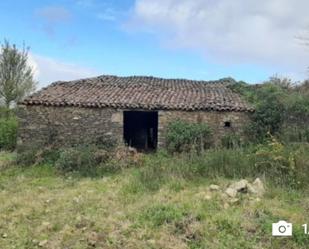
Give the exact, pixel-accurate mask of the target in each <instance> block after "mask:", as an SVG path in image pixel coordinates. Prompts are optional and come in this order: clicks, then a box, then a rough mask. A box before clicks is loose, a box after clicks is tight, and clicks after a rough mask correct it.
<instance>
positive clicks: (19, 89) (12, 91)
mask: <svg viewBox="0 0 309 249" xmlns="http://www.w3.org/2000/svg"><path fill="white" fill-rule="evenodd" d="M28 51H29V48H26V47H25V45H24V46H23V48H22V50H18V49H17V47H16V45H15V44H13V45H11V44H10V43H9V42H8V41H7V40H5V41H4V44H2V45H1V50H0V98H1V100H2V101H3V102H4V104H5V106H6V107H7V108H9V107H10V106H11V104H12V103H17V102H18V101H20V100H21V99H22V98H24V97H25V96H27V95H28V94H30V93H31V92H33V91H34V90H35V86H36V82H35V80H34V79H33V69H32V68H31V67H30V66H29V64H28Z"/></svg>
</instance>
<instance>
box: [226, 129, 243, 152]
mask: <svg viewBox="0 0 309 249" xmlns="http://www.w3.org/2000/svg"><path fill="white" fill-rule="evenodd" d="M242 145H243V142H242V140H241V137H240V136H239V135H237V134H234V133H232V134H227V135H224V136H223V137H222V138H221V146H222V147H223V148H227V149H233V148H239V147H241V146H242Z"/></svg>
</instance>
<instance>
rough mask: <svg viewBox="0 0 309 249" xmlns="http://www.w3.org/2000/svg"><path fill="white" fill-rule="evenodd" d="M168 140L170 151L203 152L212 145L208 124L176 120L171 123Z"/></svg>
mask: <svg viewBox="0 0 309 249" xmlns="http://www.w3.org/2000/svg"><path fill="white" fill-rule="evenodd" d="M166 140H167V149H168V150H169V151H170V152H178V153H180V152H189V151H197V152H202V151H204V150H205V149H207V148H209V147H210V145H211V142H212V141H211V130H210V128H209V127H208V125H207V124H203V123H197V124H195V123H189V122H184V121H182V120H176V121H174V122H172V123H170V124H169V127H168V131H167V134H166Z"/></svg>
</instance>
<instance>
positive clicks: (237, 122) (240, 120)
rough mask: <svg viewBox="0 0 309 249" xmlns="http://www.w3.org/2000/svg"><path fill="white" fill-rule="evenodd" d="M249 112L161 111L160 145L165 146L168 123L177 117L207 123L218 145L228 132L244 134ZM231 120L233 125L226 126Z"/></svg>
mask: <svg viewBox="0 0 309 249" xmlns="http://www.w3.org/2000/svg"><path fill="white" fill-rule="evenodd" d="M249 115H250V114H249V113H246V112H215V111H213V112H204V111H194V112H185V111H160V112H159V127H158V130H159V131H158V146H159V147H164V146H165V143H166V141H165V134H166V131H167V127H168V124H169V123H170V122H171V121H173V120H177V119H181V120H183V121H187V122H192V123H206V124H208V125H209V127H210V128H211V129H212V131H213V142H214V144H215V145H218V144H219V143H220V142H221V138H222V137H223V136H224V135H227V134H232V133H233V134H237V135H240V136H242V135H243V130H244V127H245V126H246V125H247V124H248V123H249V122H250V117H249ZM225 122H230V124H231V127H225Z"/></svg>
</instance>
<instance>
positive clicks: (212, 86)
mask: <svg viewBox="0 0 309 249" xmlns="http://www.w3.org/2000/svg"><path fill="white" fill-rule="evenodd" d="M229 84H230V82H229V79H226V80H224V79H223V80H219V81H194V80H185V79H162V78H155V77H145V76H131V77H117V76H109V75H103V76H99V77H95V78H88V79H81V80H75V81H68V82H55V83H52V84H51V85H50V86H48V87H46V88H43V89H42V90H40V91H38V92H36V93H34V94H33V95H31V96H29V97H27V98H26V99H25V100H23V101H22V102H21V103H20V104H23V105H45V106H78V107H89V108H91V107H96V108H104V107H112V108H122V109H148V110H154V109H155V110H187V111H191V110H192V111H193V110H215V111H249V112H251V111H254V109H253V108H252V107H251V106H249V105H248V104H247V103H246V102H245V101H244V100H242V99H241V98H240V96H239V95H238V94H236V93H234V92H233V91H232V90H231V89H230V88H228V87H227V86H228V85H229Z"/></svg>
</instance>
